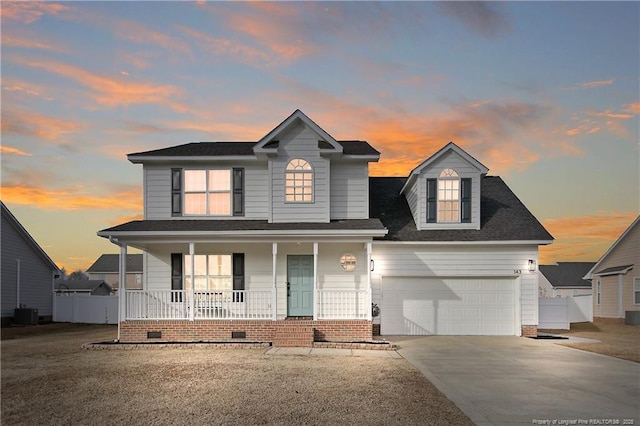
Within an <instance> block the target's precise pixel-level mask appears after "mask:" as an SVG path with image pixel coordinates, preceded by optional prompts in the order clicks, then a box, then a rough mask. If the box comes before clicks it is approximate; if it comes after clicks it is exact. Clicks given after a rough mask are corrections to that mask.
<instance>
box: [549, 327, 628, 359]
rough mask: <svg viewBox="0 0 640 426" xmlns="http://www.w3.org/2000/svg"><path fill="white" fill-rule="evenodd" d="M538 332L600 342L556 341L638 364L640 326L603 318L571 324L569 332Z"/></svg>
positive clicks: (563, 344)
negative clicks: (598, 341)
mask: <svg viewBox="0 0 640 426" xmlns="http://www.w3.org/2000/svg"><path fill="white" fill-rule="evenodd" d="M539 331H543V332H548V333H553V334H561V335H566V336H576V337H586V338H588V339H596V340H600V343H562V341H558V344H559V345H562V346H569V347H571V348H576V349H582V350H585V351H589V352H596V353H599V354H603V355H609V356H613V357H616V358H622V359H626V360H629V361H634V362H638V363H640V326H638V325H625V324H624V322H623V321H622V320H617V319H608V318H607V319H604V318H603V319H597V320H595V321H594V322H592V323H589V322H585V323H574V324H571V330H539Z"/></svg>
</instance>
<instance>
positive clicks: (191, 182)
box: [184, 170, 207, 191]
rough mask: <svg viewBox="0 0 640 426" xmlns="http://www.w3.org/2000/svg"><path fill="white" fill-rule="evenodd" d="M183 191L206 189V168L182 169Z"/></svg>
mask: <svg viewBox="0 0 640 426" xmlns="http://www.w3.org/2000/svg"><path fill="white" fill-rule="evenodd" d="M184 190H185V191H206V190H207V172H206V170H185V171H184Z"/></svg>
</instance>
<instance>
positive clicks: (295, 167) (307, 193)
mask: <svg viewBox="0 0 640 426" xmlns="http://www.w3.org/2000/svg"><path fill="white" fill-rule="evenodd" d="M284 180H285V184H284V186H285V201H286V202H288V203H311V202H313V169H312V168H311V164H309V163H308V162H307V161H305V160H303V159H301V158H295V159H293V160H291V161H289V163H287V168H286V170H285V179H284Z"/></svg>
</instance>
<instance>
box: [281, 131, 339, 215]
mask: <svg viewBox="0 0 640 426" xmlns="http://www.w3.org/2000/svg"><path fill="white" fill-rule="evenodd" d="M294 158H300V159H303V160H305V161H307V162H309V163H310V164H311V167H312V168H313V194H314V196H313V199H314V200H313V202H312V203H300V204H298V203H287V202H285V168H286V166H287V163H288V162H289V161H290V160H291V159H294ZM329 175H330V167H329V160H327V159H326V158H323V157H321V156H320V154H319V151H318V135H317V134H316V133H315V132H313V131H312V130H311V129H309V128H308V127H306V126H303V125H301V124H298V125H295V126H293V127H292V128H291V129H290V130H289V131H287V132H285V133H283V134H281V136H280V143H279V146H278V157H277V158H275V159H273V160H271V182H272V188H271V197H272V201H271V208H272V215H271V221H272V222H276V223H277V222H328V221H329V179H330V176H329Z"/></svg>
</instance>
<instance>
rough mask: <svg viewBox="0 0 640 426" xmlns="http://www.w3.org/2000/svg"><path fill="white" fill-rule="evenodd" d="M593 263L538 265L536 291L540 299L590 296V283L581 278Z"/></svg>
mask: <svg viewBox="0 0 640 426" xmlns="http://www.w3.org/2000/svg"><path fill="white" fill-rule="evenodd" d="M593 265H595V262H558V263H556V264H555V265H540V268H539V270H538V274H539V275H538V289H539V295H540V297H573V296H581V295H585V294H586V295H589V294H591V281H588V280H585V279H584V278H583V277H584V276H585V275H586V274H587V272H589V271H590V270H591V268H593Z"/></svg>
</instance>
